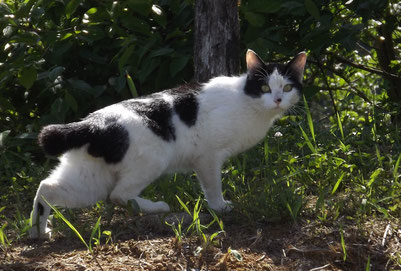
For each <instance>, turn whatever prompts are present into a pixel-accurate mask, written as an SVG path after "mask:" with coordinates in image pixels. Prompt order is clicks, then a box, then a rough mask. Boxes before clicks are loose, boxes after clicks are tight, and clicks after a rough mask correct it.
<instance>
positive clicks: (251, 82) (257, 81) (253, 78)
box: [244, 63, 302, 98]
mask: <svg viewBox="0 0 401 271" xmlns="http://www.w3.org/2000/svg"><path fill="white" fill-rule="evenodd" d="M275 69H277V71H278V72H279V73H280V74H281V75H283V76H285V77H287V78H288V79H289V80H290V81H291V83H292V84H293V85H294V86H295V88H296V89H297V90H298V91H299V92H302V82H299V81H298V79H297V77H296V74H295V73H294V72H293V71H292V70H291V67H290V66H289V65H288V64H264V63H263V65H262V67H260V68H258V69H252V70H248V74H247V78H246V83H245V88H244V91H245V93H246V94H247V95H249V96H251V97H254V98H259V97H260V96H262V94H263V91H262V86H263V85H265V84H266V78H267V77H268V76H270V75H271V74H272V73H273V71H274V70H275Z"/></svg>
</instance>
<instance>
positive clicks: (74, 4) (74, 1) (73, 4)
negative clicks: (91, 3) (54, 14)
mask: <svg viewBox="0 0 401 271" xmlns="http://www.w3.org/2000/svg"><path fill="white" fill-rule="evenodd" d="M80 3H81V0H70V1H69V2H68V4H67V6H66V7H65V15H66V17H67V19H70V18H71V15H72V14H73V13H74V12H75V10H76V9H77V8H78V6H79V4H80Z"/></svg>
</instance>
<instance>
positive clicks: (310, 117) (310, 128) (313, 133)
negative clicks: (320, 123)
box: [304, 96, 316, 143]
mask: <svg viewBox="0 0 401 271" xmlns="http://www.w3.org/2000/svg"><path fill="white" fill-rule="evenodd" d="M304 103H305V111H306V119H307V121H308V126H309V130H310V133H311V135H312V139H313V143H316V138H315V128H314V127H313V121H312V115H311V113H310V110H309V106H308V102H307V101H306V98H305V96H304Z"/></svg>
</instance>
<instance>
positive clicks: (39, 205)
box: [38, 202, 45, 216]
mask: <svg viewBox="0 0 401 271" xmlns="http://www.w3.org/2000/svg"><path fill="white" fill-rule="evenodd" d="M38 212H39V215H40V216H42V215H43V214H44V212H45V208H44V207H43V205H42V203H40V202H39V203H38Z"/></svg>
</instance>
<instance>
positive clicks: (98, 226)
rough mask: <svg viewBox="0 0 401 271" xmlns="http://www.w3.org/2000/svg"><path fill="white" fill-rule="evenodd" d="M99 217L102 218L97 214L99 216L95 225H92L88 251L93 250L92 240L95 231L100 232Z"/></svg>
mask: <svg viewBox="0 0 401 271" xmlns="http://www.w3.org/2000/svg"><path fill="white" fill-rule="evenodd" d="M100 219H102V217H101V216H99V218H98V219H97V222H96V224H95V226H94V227H93V229H92V233H91V237H90V238H89V251H90V253H92V252H93V248H92V240H93V239H94V237H95V234H96V231H99V232H100Z"/></svg>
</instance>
